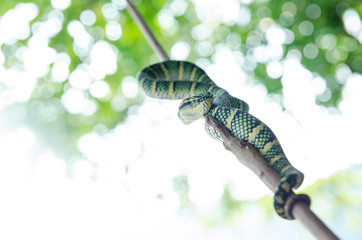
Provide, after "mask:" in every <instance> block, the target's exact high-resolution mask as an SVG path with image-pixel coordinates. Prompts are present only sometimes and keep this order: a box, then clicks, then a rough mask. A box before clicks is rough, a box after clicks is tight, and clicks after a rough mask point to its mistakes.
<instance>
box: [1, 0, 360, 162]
mask: <svg viewBox="0 0 362 240" xmlns="http://www.w3.org/2000/svg"><path fill="white" fill-rule="evenodd" d="M22 2H32V3H34V4H35V5H36V6H37V8H38V13H37V15H36V17H35V18H34V19H32V20H31V21H30V29H31V33H30V34H29V35H28V36H27V37H26V38H24V39H18V40H17V41H15V42H12V43H10V44H7V43H4V44H2V45H0V47H1V50H2V52H3V53H4V55H5V62H4V66H5V67H6V68H8V69H10V68H15V69H19V70H21V69H23V66H22V64H23V62H22V60H21V59H19V57H17V56H16V52H17V51H18V50H19V49H21V48H23V47H26V46H27V45H28V44H29V41H30V39H31V38H32V37H33V36H34V32H35V29H36V27H37V26H39V24H40V23H42V22H44V21H46V20H47V19H49V18H50V16H53V15H54V14H55V15H58V16H59V18H60V19H62V25H61V28H60V30H59V31H58V32H57V33H56V34H55V35H54V36H51V37H50V38H49V42H48V46H49V47H50V48H52V49H54V50H55V51H56V52H57V53H65V54H67V55H68V56H69V58H70V64H69V73H72V72H73V71H74V70H76V69H77V68H78V67H80V66H83V65H84V64H85V65H88V64H89V62H90V59H91V56H90V52H91V48H92V46H93V45H94V44H95V43H96V42H98V41H101V40H104V41H106V42H108V43H109V44H110V45H111V46H114V47H115V48H116V49H117V70H116V71H115V72H114V73H112V74H107V75H106V76H105V81H106V82H107V83H108V85H109V87H110V93H109V94H108V95H107V96H106V97H103V98H97V97H94V96H92V94H89V91H87V90H85V91H84V94H85V95H86V97H87V99H88V100H92V101H93V103H96V111H95V112H94V113H93V114H90V115H87V114H82V113H76V114H74V113H69V111H67V109H65V108H64V106H63V105H62V101H61V98H62V96H63V94H64V93H65V92H66V91H67V90H68V89H69V88H70V87H71V86H70V85H69V82H68V81H63V82H56V81H53V79H52V75H51V71H50V70H51V68H52V67H53V63H50V66H49V72H48V73H47V74H46V75H44V76H41V77H40V78H38V80H37V84H36V87H35V90H34V91H33V94H32V97H31V98H30V99H29V101H26V102H25V103H16V104H12V105H10V106H8V108H7V109H6V111H8V113H7V114H8V115H9V116H13V118H10V121H11V122H13V123H18V124H21V123H27V124H30V125H31V126H32V128H33V129H37V132H38V133H39V136H40V137H42V138H43V139H44V141H45V142H47V143H48V144H49V145H50V146H59V145H61V146H63V147H62V150H61V152H58V154H60V155H62V156H64V157H66V158H68V157H70V156H72V155H74V154H75V153H76V152H77V148H76V144H75V143H76V141H77V139H78V138H79V137H80V136H82V135H83V134H85V133H87V132H90V131H95V132H97V133H100V134H102V133H105V132H107V131H108V130H109V129H112V128H113V127H114V126H115V125H116V124H117V123H119V122H122V121H123V120H124V119H125V117H126V116H127V114H128V110H129V108H131V107H132V106H133V105H138V104H140V103H141V101H142V94H140V93H139V94H137V96H133V97H131V98H130V97H126V96H125V95H124V93H123V92H122V91H123V90H122V88H120V84H121V82H122V79H124V77H126V76H133V77H135V75H136V73H137V72H138V71H139V70H140V69H141V68H143V67H145V66H147V65H149V64H150V63H153V62H156V61H158V60H157V57H156V56H155V55H154V53H152V51H151V49H150V47H149V46H148V45H147V42H146V41H145V39H144V37H143V36H142V35H141V34H140V31H139V30H138V29H137V27H136V25H135V23H134V22H133V20H132V19H131V18H130V16H129V14H128V13H127V12H126V10H125V1H123V0H118V1H105V0H103V1H95V0H92V1H71V5H70V6H68V7H66V8H65V9H62V10H58V9H56V10H55V9H54V6H52V4H51V1H44V0H34V1H10V0H5V1H3V2H2V7H1V9H0V16H1V15H5V14H6V13H7V12H8V11H9V10H11V9H14V8H17V7H18V6H19V5H21V4H22ZM134 2H135V4H136V6H137V7H138V8H139V11H140V12H141V13H142V15H143V16H144V18H145V20H146V22H147V23H148V24H149V26H150V28H151V29H152V31H153V32H154V33H155V35H156V36H157V38H158V39H159V41H160V42H161V44H162V45H163V46H164V48H165V49H166V50H170V49H171V48H172V46H174V44H175V43H177V42H180V41H182V42H183V43H186V44H188V45H189V47H190V53H189V54H188V57H187V60H189V61H192V62H197V61H200V59H201V61H203V63H205V62H206V63H207V62H210V61H212V59H213V56H214V54H215V53H216V52H217V50H218V49H219V48H220V47H227V48H229V49H230V50H232V51H233V53H235V54H236V56H243V57H242V58H241V60H240V67H241V68H242V69H243V70H244V71H245V72H246V73H247V74H248V79H250V80H251V81H252V82H253V83H257V82H259V83H262V84H264V85H265V87H266V89H267V90H268V91H269V92H270V93H276V94H281V93H282V91H281V90H282V84H281V81H280V77H277V78H276V79H275V77H273V78H271V77H270V76H269V75H268V73H267V70H266V69H267V65H268V63H270V62H271V61H279V62H280V61H282V60H283V59H284V58H285V57H286V56H288V54H294V55H297V56H299V58H300V60H301V62H302V63H303V64H304V66H305V67H306V68H307V69H309V70H310V71H311V72H312V73H313V74H314V75H319V76H321V77H323V79H324V80H325V82H326V86H327V87H326V89H325V93H322V94H321V96H320V97H317V99H316V102H317V103H319V104H323V105H326V106H334V107H336V106H337V105H338V101H339V99H340V98H341V89H342V87H343V79H338V78H337V77H336V72H337V71H338V69H339V68H341V67H345V68H346V67H347V70H348V69H349V71H350V72H359V73H360V72H361V71H362V57H361V56H362V46H361V44H360V43H359V42H358V40H357V39H356V38H355V37H354V36H351V35H350V34H349V33H347V32H346V30H345V28H344V24H343V21H342V19H343V13H344V12H345V11H347V10H350V9H353V10H354V11H357V12H358V14H359V15H361V13H362V3H361V2H360V1H358V0H348V1H337V0H333V1H318V3H315V1H311V0H301V1H299V0H298V1H276V0H271V1H241V2H240V3H239V2H238V5H239V7H240V11H239V16H238V19H237V20H236V21H233V20H229V21H225V20H223V19H222V18H220V17H216V18H214V19H208V18H207V16H206V17H205V16H202V14H200V12H199V10H200V9H198V8H197V6H196V5H195V3H194V2H193V1H190V0H189V1H186V0H175V1H173V0H167V1H166V0H152V1H142V0H138V1H134ZM243 2H245V3H243ZM249 2H250V3H249ZM109 8H111V9H112V8H113V10H114V9H116V10H117V13H116V14H114V12H113V13H112V11H109V10H107V9H109ZM85 10H91V11H92V12H93V13H94V14H95V16H96V20H95V22H94V23H93V24H88V25H86V24H82V25H83V27H84V29H85V31H86V32H87V33H88V34H89V36H90V38H91V40H90V41H91V42H90V44H89V46H88V49H86V50H85V51H84V52H83V53H81V54H80V53H79V52H77V51H78V50H77V49H76V48H77V47H76V46H75V39H74V37H73V36H71V34H70V33H69V26H70V24H71V23H72V22H74V21H77V22H81V21H80V16H81V14H82V13H83V12H84V11H85ZM214 10H215V9H213V11H214ZM107 14H108V15H109V16H107ZM112 14H113V15H112ZM165 16H166V18H165ZM215 16H218V15H217V14H216V15H215ZM110 21H116V22H118V23H119V24H120V26H121V28H122V29H121V30H122V35H121V37H120V39H117V40H110V37H108V36H107V34H106V30H105V27H106V25H107V23H109V22H110ZM165 21H169V23H167V22H166V23H165ZM165 26H166V27H165ZM270 26H277V27H278V28H279V29H283V30H284V32H285V33H286V39H284V40H283V43H282V45H281V47H282V55H281V56H280V57H276V58H273V57H272V58H269V59H264V60H258V59H255V51H257V48H258V47H260V46H264V47H268V46H270V45H271V42H270V39H268V36H267V35H268V31H267V30H268V29H269V27H270ZM202 31H209V32H208V33H205V34H204V35H202V34H201V35H200V32H201V33H202ZM115 97H118V98H119V99H121V100H119V101H123V103H122V104H123V105H125V106H124V107H122V109H121V110H120V109H115V108H114V107H112V100H113V99H114V98H115ZM24 109H25V110H24ZM49 109H53V110H54V111H56V114H57V115H56V117H53V118H51V120H49V119H48V120H46V119H45V118H44V114H42V113H43V112H44V111H47V110H49ZM19 111H20V112H22V111H26V114H23V115H24V116H23V117H19V116H18V112H19ZM48 129H51V130H52V134H51V135H49V132H48ZM55 149H57V148H55Z"/></svg>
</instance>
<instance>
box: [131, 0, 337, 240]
mask: <svg viewBox="0 0 362 240" xmlns="http://www.w3.org/2000/svg"><path fill="white" fill-rule="evenodd" d="M127 2H128V4H127V10H128V12H129V13H130V15H131V16H132V18H133V20H134V21H135V22H136V24H137V25H138V27H139V28H140V30H141V32H142V34H143V35H144V37H145V38H146V39H147V41H148V43H149V45H150V46H151V47H152V49H153V51H154V52H155V53H156V54H157V55H158V57H159V58H160V60H161V61H166V60H169V57H168V55H167V54H166V52H165V51H164V50H163V48H162V47H161V45H160V43H159V42H158V41H157V39H156V38H155V36H154V35H153V34H152V32H151V30H150V29H149V28H148V26H147V24H146V23H145V21H144V20H143V18H142V16H141V15H140V14H139V12H138V11H137V9H136V7H135V6H134V5H133V4H132V3H131V1H130V0H127ZM205 118H206V121H207V123H208V124H210V125H211V126H213V127H214V128H215V129H216V130H217V131H218V132H219V133H220V135H221V137H222V138H223V144H224V147H225V149H227V150H229V151H231V152H232V153H233V154H234V155H235V156H236V158H237V159H238V160H239V162H241V163H242V164H243V165H245V166H246V167H248V168H249V169H250V170H251V171H253V172H254V173H255V174H256V175H257V176H258V177H259V178H260V180H261V181H263V183H264V184H265V185H266V186H267V187H268V188H269V189H270V190H271V191H272V192H274V190H275V189H276V187H277V186H278V184H279V182H280V176H279V175H278V173H277V172H275V171H274V170H272V169H271V168H270V167H269V166H268V165H267V164H266V162H265V161H264V160H263V158H262V157H261V155H260V154H259V153H258V152H257V151H256V150H255V148H254V147H253V146H251V145H250V144H249V143H247V142H243V141H240V140H238V139H237V138H235V137H234V136H233V135H231V133H230V131H229V130H228V129H227V128H226V127H225V126H223V125H222V124H221V123H220V122H219V121H217V120H216V119H215V118H213V117H211V116H209V115H205ZM286 208H287V209H289V210H288V214H289V215H291V216H293V217H294V218H295V219H298V220H299V221H300V222H301V223H302V224H303V225H304V226H305V227H306V228H307V229H308V230H309V231H310V232H311V233H312V234H313V235H314V236H315V237H316V238H317V239H319V240H338V239H339V238H338V237H337V236H336V235H335V234H334V233H333V232H332V231H331V230H330V229H329V228H328V227H327V226H326V225H325V224H324V223H323V222H322V221H321V220H320V219H319V218H318V217H317V216H316V215H315V214H314V213H313V212H312V211H311V209H310V199H309V197H308V196H307V195H304V194H300V195H296V194H294V192H292V194H290V196H289V198H288V199H287V202H286Z"/></svg>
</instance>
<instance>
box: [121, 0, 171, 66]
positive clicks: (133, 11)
mask: <svg viewBox="0 0 362 240" xmlns="http://www.w3.org/2000/svg"><path fill="white" fill-rule="evenodd" d="M127 3H128V4H127V11H128V12H129V14H130V15H131V17H132V18H133V20H134V21H135V22H136V24H137V26H138V28H139V29H140V30H141V32H142V34H143V36H144V37H145V38H146V40H147V42H148V44H149V45H150V46H151V48H152V49H153V51H154V52H155V53H156V54H157V56H158V57H159V58H160V60H161V61H166V60H170V58H169V57H168V55H167V53H166V52H165V50H164V49H163V48H162V46H161V44H160V43H159V42H158V41H157V39H156V38H155V36H154V35H153V33H152V32H151V30H150V28H149V27H148V26H147V24H146V22H145V21H144V20H143V18H142V16H141V15H140V13H139V12H138V10H137V8H136V7H135V6H134V5H133V4H132V2H131V1H130V0H127Z"/></svg>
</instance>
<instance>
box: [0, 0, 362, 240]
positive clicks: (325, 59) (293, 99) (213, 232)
mask: <svg viewBox="0 0 362 240" xmlns="http://www.w3.org/2000/svg"><path fill="white" fill-rule="evenodd" d="M134 3H135V5H136V6H137V7H138V8H139V10H140V12H141V13H142V15H143V17H144V18H145V20H146V21H147V22H148V24H149V26H150V28H151V29H152V31H153V32H154V33H155V35H156V37H157V38H158V39H159V41H160V42H161V44H162V45H163V47H164V48H165V49H166V51H167V52H168V53H169V55H170V57H171V58H172V59H177V60H188V61H191V62H194V63H196V64H198V65H199V66H201V67H203V68H204V69H205V70H206V71H207V73H208V74H209V75H210V77H211V78H212V79H213V80H214V81H215V82H216V83H217V84H218V85H219V86H221V87H223V88H225V89H226V90H227V91H229V92H230V93H231V94H232V95H234V96H236V97H238V98H240V99H243V100H245V101H246V102H248V104H249V106H250V112H251V113H252V114H253V115H255V116H257V117H258V118H260V119H261V120H263V121H264V122H265V123H267V124H268V125H269V126H270V127H271V128H272V129H273V131H274V132H275V133H276V135H277V136H278V138H279V140H280V142H281V143H282V145H283V148H284V150H285V152H286V154H287V156H288V158H289V159H290V161H291V162H292V163H293V164H294V165H295V166H296V167H297V168H299V169H300V170H301V171H302V172H304V174H305V182H304V184H303V185H302V187H301V189H300V190H299V192H304V193H307V194H309V195H310V196H311V198H312V209H313V210H314V211H315V212H316V213H317V215H319V216H320V217H321V218H322V219H323V220H324V221H326V223H327V224H328V226H330V227H331V229H333V231H335V232H336V234H337V235H339V236H340V237H342V238H343V239H361V238H362V227H361V226H362V164H361V160H362V157H361V153H360V150H361V139H360V136H362V127H361V122H362V111H361V103H362V94H361V90H362V75H361V72H362V46H361V42H362V21H361V15H362V3H361V2H360V1H358V0H348V1H336V0H328V1H326V0H323V1H318V2H315V1H311V0H298V1H296V0H294V1H285V0H283V1H280V0H278V1H277V0H269V1H268V0H254V1H253V0H222V1H220V0H149V1H145V0H143V1H142V0H135V1H134ZM125 7H126V1H125V0H112V1H104V0H100V1H94V0H89V1H81V0H79V1H78V0H73V1H71V0H51V1H44V0H34V1H13V0H2V2H1V7H0V194H1V195H0V238H1V239H9V240H10V239H11V240H12V239H70V240H71V239H130V240H132V239H241V238H243V239H266V238H268V239H313V237H312V236H311V235H310V233H308V232H307V230H306V229H304V228H303V227H302V226H301V225H300V224H299V223H298V222H296V221H285V220H282V219H280V218H278V217H277V216H276V214H275V213H274V211H273V208H272V193H270V192H269V190H268V189H267V188H266V187H265V186H264V185H263V184H262V183H261V182H260V180H259V179H257V177H256V176H254V175H253V174H252V173H251V172H250V171H249V170H248V169H245V167H244V166H242V165H241V164H240V163H238V162H237V160H236V159H235V158H234V156H233V155H232V154H231V153H229V152H227V151H225V150H224V148H223V146H222V144H221V143H218V142H216V141H215V140H213V139H211V138H210V137H209V136H208V135H207V134H205V132H204V130H203V122H202V121H199V122H197V123H195V124H192V125H190V126H184V125H182V123H181V122H180V121H179V120H178V119H177V110H178V104H179V102H178V101H166V100H156V99H150V98H148V97H146V96H145V95H144V94H143V92H141V90H140V89H139V88H138V84H137V81H136V78H135V76H136V74H137V72H138V71H139V70H141V69H142V68H144V67H146V66H147V65H149V64H151V63H155V62H157V61H159V60H158V59H157V56H156V55H155V54H154V53H153V52H152V51H151V49H150V47H149V46H148V45H147V42H146V41H145V39H144V37H143V36H142V35H141V33H140V31H139V30H138V29H137V27H136V25H135V23H134V22H133V21H132V19H131V18H130V16H129V14H128V13H127V12H126V9H125Z"/></svg>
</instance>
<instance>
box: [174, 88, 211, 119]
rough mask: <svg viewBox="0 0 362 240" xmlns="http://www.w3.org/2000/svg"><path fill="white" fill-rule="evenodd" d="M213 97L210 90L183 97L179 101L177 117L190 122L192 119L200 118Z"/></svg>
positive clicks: (207, 109)
mask: <svg viewBox="0 0 362 240" xmlns="http://www.w3.org/2000/svg"><path fill="white" fill-rule="evenodd" d="M213 100H214V97H213V95H212V93H211V92H206V93H203V94H200V95H196V96H192V97H189V98H186V99H184V100H183V101H182V102H181V103H180V107H179V111H178V117H179V119H180V120H181V121H182V122H183V123H185V124H190V123H192V122H193V121H195V120H197V119H199V118H202V117H203V116H204V114H205V113H207V112H208V111H209V110H210V107H211V105H212V103H213Z"/></svg>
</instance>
